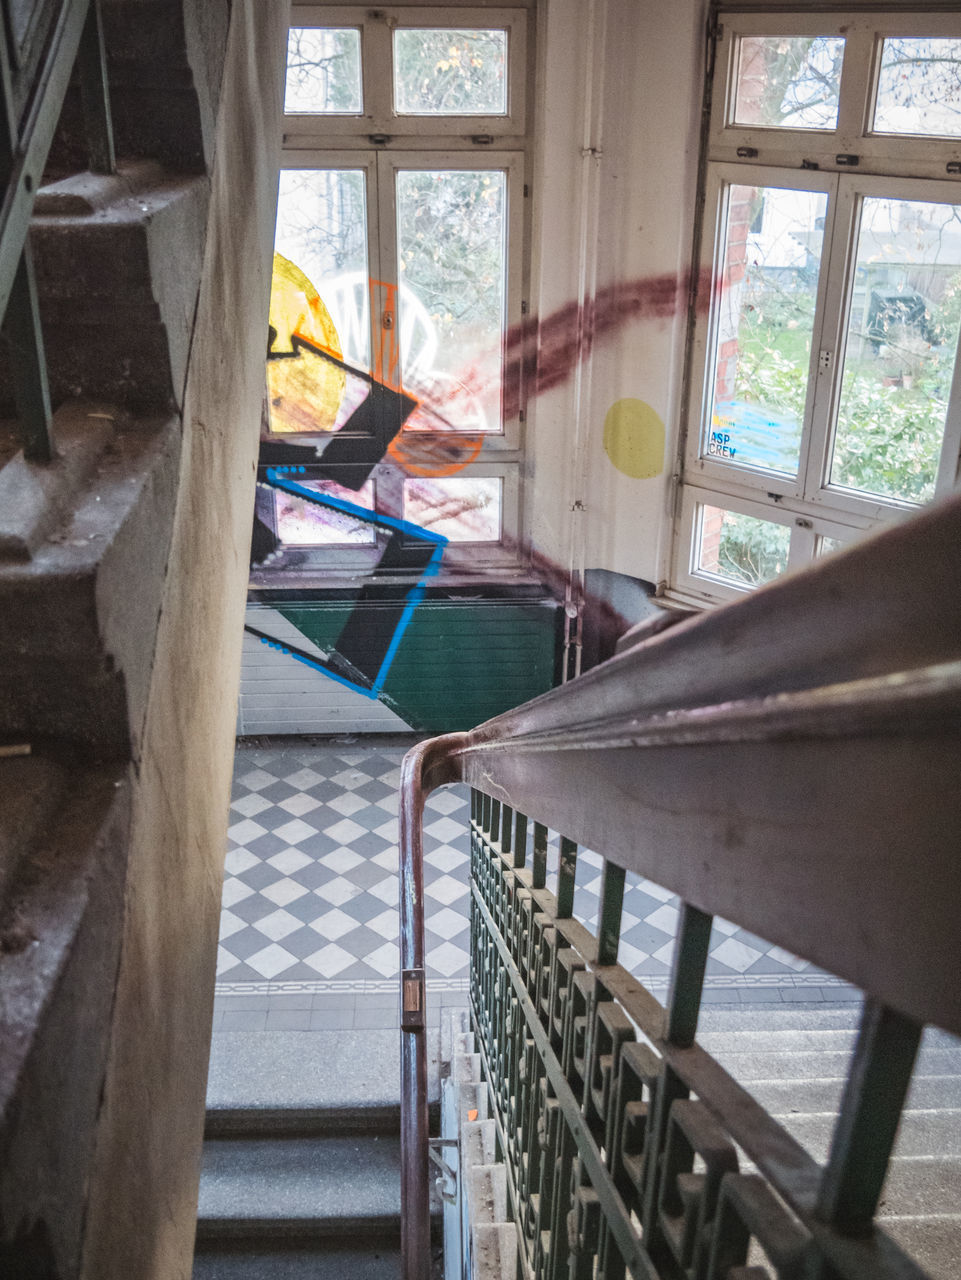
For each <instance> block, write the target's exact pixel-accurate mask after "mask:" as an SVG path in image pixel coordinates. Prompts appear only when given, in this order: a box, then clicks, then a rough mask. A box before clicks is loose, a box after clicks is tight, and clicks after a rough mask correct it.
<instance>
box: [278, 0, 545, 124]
mask: <svg viewBox="0 0 961 1280" xmlns="http://www.w3.org/2000/svg"><path fill="white" fill-rule="evenodd" d="M528 21H529V15H528V11H527V10H526V9H519V8H518V9H512V8H488V7H476V8H461V7H459V6H457V7H453V6H452V7H447V8H439V7H433V8H430V7H426V6H425V7H420V6H418V7H417V8H406V7H404V8H402V7H399V6H398V7H395V8H391V7H387V8H376V9H373V8H371V9H361V8H357V7H356V6H352V5H299V4H295V5H294V6H293V7H292V9H291V12H290V25H291V27H353V28H355V29H356V30H359V31H360V44H361V86H362V95H363V109H362V111H361V112H360V113H359V114H351V113H347V112H329V113H326V112H325V113H323V114H318V115H315V114H310V115H296V114H292V115H285V116H284V130H285V142H286V141H287V139H289V140H290V142H291V143H292V144H293V145H295V146H296V145H297V143H298V139H299V138H301V137H302V136H303V135H306V136H307V137H310V136H311V135H313V136H314V137H315V138H316V135H317V132H318V130H322V131H323V133H324V135H325V137H327V138H330V139H334V138H336V137H337V136H339V135H344V136H351V137H354V138H356V136H357V135H358V134H359V133H367V134H374V135H386V136H387V137H389V138H405V139H410V138H419V137H433V138H437V137H438V136H444V135H451V134H455V135H459V136H462V135H464V134H469V135H477V136H478V137H485V136H486V137H490V138H497V139H501V138H505V137H518V138H520V137H523V136H524V133H525V130H526V119H527V102H526V97H527V95H526V87H525V80H526V74H525V73H526V69H527V24H528ZM432 27H450V28H452V29H460V30H487V29H493V30H500V29H503V30H505V31H506V32H507V56H508V64H507V65H508V74H507V111H506V112H505V113H504V114H503V115H459V116H458V115H450V116H442V115H407V114H404V115H398V114H397V113H396V112H395V111H394V73H393V32H394V31H395V30H397V29H417V28H421V29H424V28H432ZM448 145H449V144H448Z"/></svg>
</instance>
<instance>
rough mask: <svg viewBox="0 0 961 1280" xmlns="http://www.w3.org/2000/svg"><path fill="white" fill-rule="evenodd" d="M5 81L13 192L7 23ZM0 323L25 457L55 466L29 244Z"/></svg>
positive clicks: (3, 138) (2, 168)
mask: <svg viewBox="0 0 961 1280" xmlns="http://www.w3.org/2000/svg"><path fill="white" fill-rule="evenodd" d="M0 80H2V85H0V113H2V120H0V180H2V182H3V183H4V184H5V185H6V186H8V187H9V184H10V181H11V178H12V176H13V162H14V157H15V155H16V153H17V148H18V145H19V139H18V124H17V117H16V108H15V106H14V101H13V77H12V72H11V51H10V48H9V45H8V43H7V27H6V25H5V24H4V25H3V27H2V30H0ZM0 319H2V321H3V336H4V338H5V339H6V341H7V345H8V348H9V356H10V379H11V382H12V384H13V396H14V401H15V403H16V406H17V417H18V418H19V420H20V435H21V440H22V442H23V453H24V457H26V458H28V459H29V460H30V461H31V462H50V461H51V459H52V458H53V457H54V456H55V454H56V450H55V448H54V444H53V440H52V435H51V427H50V418H51V411H50V389H49V383H48V380H47V361H46V358H45V356H44V353H43V333H42V331H41V328H40V308H39V305H38V301H37V285H36V280H35V278H34V272H33V257H32V254H31V252H30V241H29V239H27V240H25V241H24V243H23V249H22V251H21V254H20V259H19V261H18V263H17V270H16V274H15V275H14V278H13V282H12V284H11V286H10V296H9V299H8V301H7V306H6V311H5V312H4V313H3V314H2V315H0Z"/></svg>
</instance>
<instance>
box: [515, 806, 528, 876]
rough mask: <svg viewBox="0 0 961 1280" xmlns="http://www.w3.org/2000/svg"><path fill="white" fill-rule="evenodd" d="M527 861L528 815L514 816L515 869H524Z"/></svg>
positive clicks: (519, 814) (518, 814)
mask: <svg viewBox="0 0 961 1280" xmlns="http://www.w3.org/2000/svg"><path fill="white" fill-rule="evenodd" d="M526 861H527V815H526V814H524V813H517V814H515V815H514V869H515V870H517V869H519V868H520V867H523V866H524V864H525V863H526Z"/></svg>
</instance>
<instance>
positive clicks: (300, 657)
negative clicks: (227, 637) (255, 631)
mask: <svg viewBox="0 0 961 1280" xmlns="http://www.w3.org/2000/svg"><path fill="white" fill-rule="evenodd" d="M258 639H259V640H260V643H261V644H265V645H266V646H267V648H268V649H277V650H278V652H280V653H282V654H285V655H286V657H288V658H293V660H294V661H295V662H302V663H303V664H304V666H305V667H311V668H312V669H313V670H314V671H319V672H321V674H322V675H325V676H329V677H330V679H331V680H336V681H337V683H338V684H342V685H346V687H347V688H348V689H353V690H354V691H355V692H356V693H362V694H363V695H364V697H365V698H373V699H376V698H377V690H376V689H372V688H371V689H367V688H365V687H364V686H363V685H360V684H355V683H354V682H353V681H352V680H348V679H346V677H345V676H339V675H338V674H337V672H336V671H331V669H330V667H325V666H324V665H323V663H321V662H318V661H317V660H316V658H308V656H307V654H306V653H301V651H300V650H299V649H291V648H290V647H289V646H288V645H285V644H280V643H279V641H277V640H268V639H267V637H266V636H259V637H258Z"/></svg>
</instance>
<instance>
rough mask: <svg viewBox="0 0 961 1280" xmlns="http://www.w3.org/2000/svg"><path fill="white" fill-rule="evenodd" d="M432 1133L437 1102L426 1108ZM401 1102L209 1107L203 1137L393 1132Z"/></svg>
mask: <svg viewBox="0 0 961 1280" xmlns="http://www.w3.org/2000/svg"><path fill="white" fill-rule="evenodd" d="M429 1116H430V1126H431V1132H432V1133H433V1132H434V1131H435V1130H436V1129H437V1127H438V1126H439V1124H440V1104H439V1103H433V1104H432V1105H431V1107H430V1111H429ZM399 1129H400V1103H382V1104H376V1105H373V1106H363V1105H358V1106H347V1107H208V1108H207V1118H206V1122H205V1124H204V1137H206V1138H234V1137H236V1138H241V1137H244V1136H248V1135H250V1136H255V1137H265V1136H269V1135H274V1134H276V1135H280V1136H284V1137H294V1136H298V1137H309V1136H310V1135H312V1134H324V1135H331V1134H334V1133H337V1134H354V1133H369V1134H396V1133H398V1132H399Z"/></svg>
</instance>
